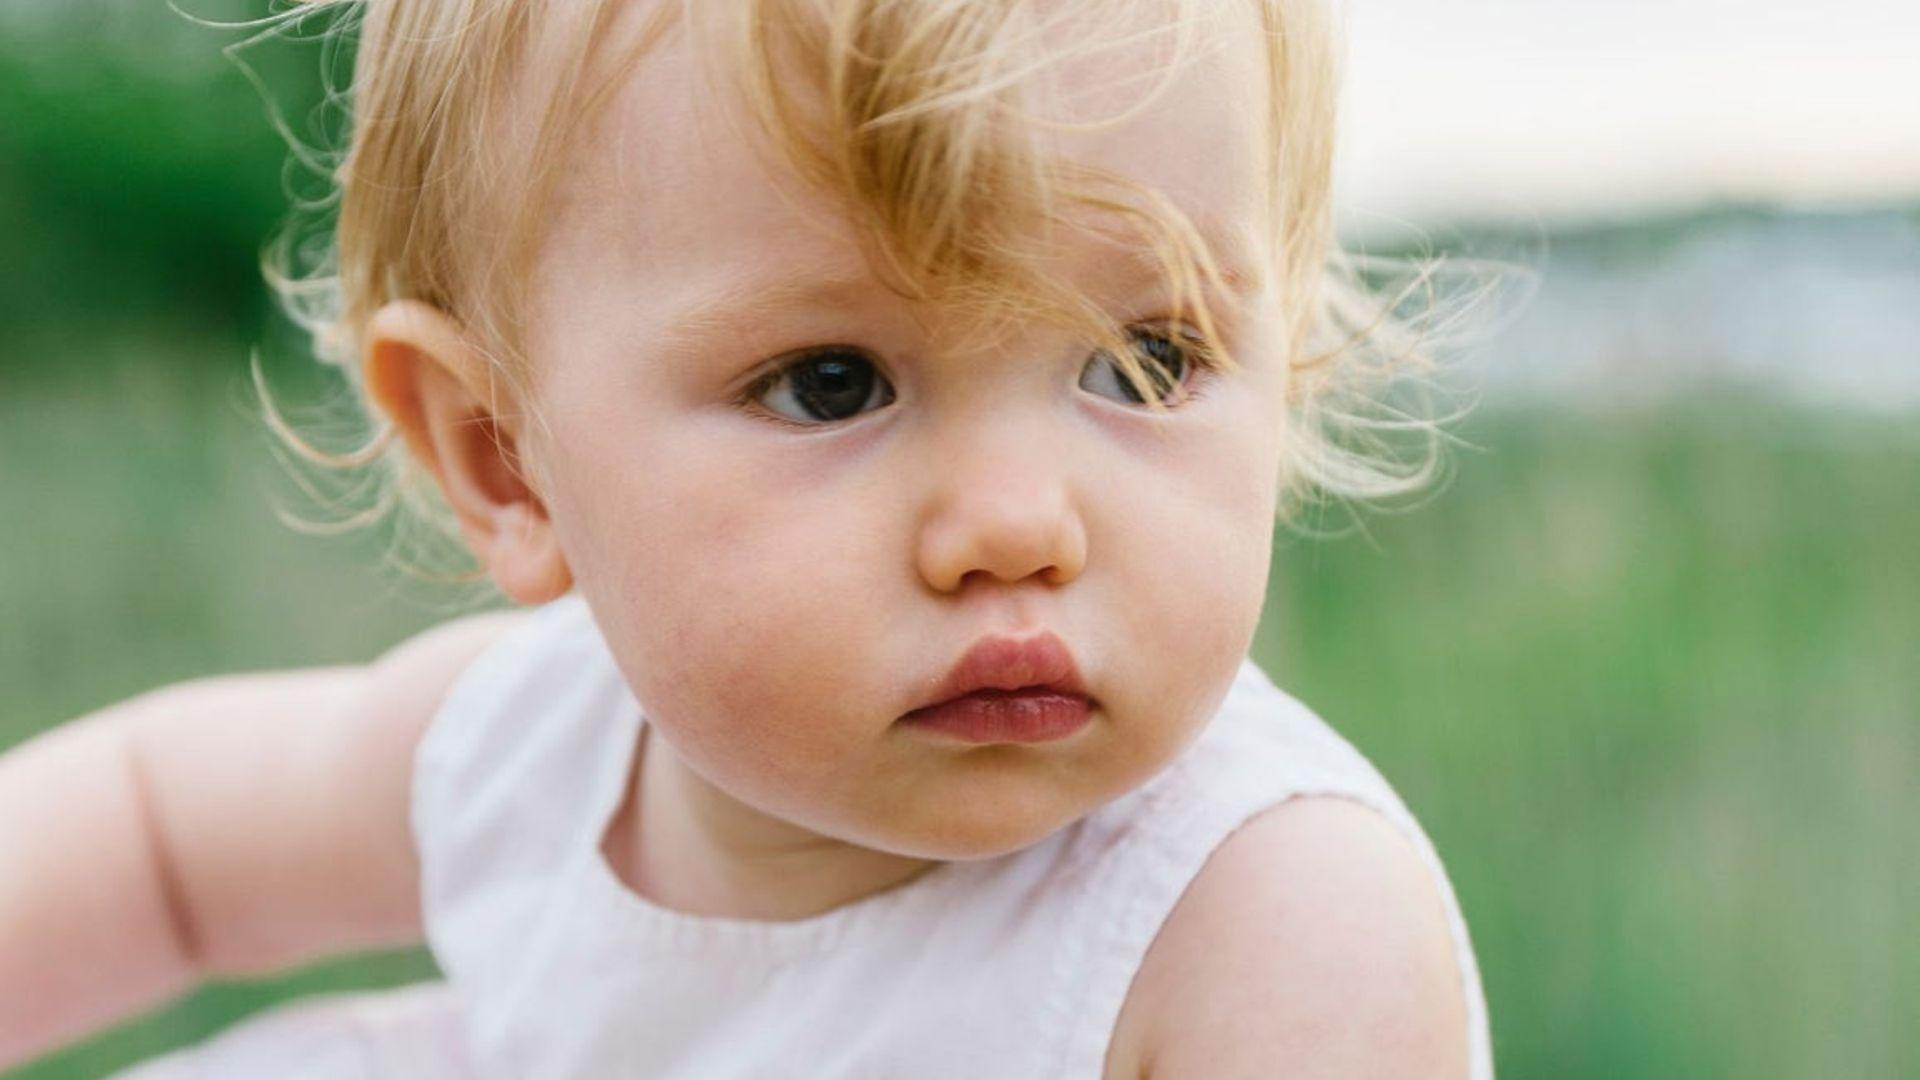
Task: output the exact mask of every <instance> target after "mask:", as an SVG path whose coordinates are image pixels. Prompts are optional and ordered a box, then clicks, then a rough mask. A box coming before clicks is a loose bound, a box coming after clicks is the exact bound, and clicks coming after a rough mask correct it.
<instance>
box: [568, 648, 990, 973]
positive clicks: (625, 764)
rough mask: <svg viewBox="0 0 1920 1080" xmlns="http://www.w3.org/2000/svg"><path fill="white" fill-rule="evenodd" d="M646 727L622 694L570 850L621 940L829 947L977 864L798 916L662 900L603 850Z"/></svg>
mask: <svg viewBox="0 0 1920 1080" xmlns="http://www.w3.org/2000/svg"><path fill="white" fill-rule="evenodd" d="M616 677H617V675H616ZM647 726H648V725H647V722H646V718H645V716H644V714H643V713H642V711H641V709H640V706H639V703H638V702H637V701H636V700H634V698H633V697H632V695H631V693H629V694H627V695H624V696H623V700H622V702H621V706H620V709H619V716H618V721H617V722H616V723H613V724H609V725H608V742H609V744H610V745H608V746H607V751H608V752H607V753H605V754H603V755H602V757H601V760H602V762H603V763H604V764H603V765H602V766H601V768H600V770H599V773H598V775H597V776H596V777H595V783H594V792H593V813H592V816H591V817H590V818H589V821H590V822H591V824H592V827H591V828H589V829H587V830H586V831H585V833H584V839H585V843H584V844H583V845H582V850H579V851H576V852H575V853H574V854H575V858H576V861H577V863H578V864H579V873H580V874H581V876H582V878H583V879H584V881H583V884H584V886H585V888H586V890H587V893H588V895H589V898H590V901H591V903H593V904H594V905H595V907H596V909H597V910H599V911H601V912H603V913H604V914H605V915H606V916H607V917H608V918H609V919H610V920H612V921H613V922H615V923H617V924H619V926H620V933H621V936H622V938H625V939H628V940H634V941H636V942H639V943H641V944H643V945H647V946H657V947H660V948H663V949H668V950H676V951H677V950H679V949H686V950H699V951H705V950H711V949H715V948H720V949H728V950H733V951H738V952H745V953H757V954H762V955H766V956H768V957H769V958H777V957H780V956H786V955H791V954H799V953H808V952H815V951H819V950H823V949H827V948H831V947H832V946H833V945H834V944H836V943H838V942H839V941H841V940H843V939H844V938H845V937H846V936H847V935H848V934H849V933H850V932H851V931H852V930H853V929H854V928H856V927H859V926H862V925H865V924H867V923H871V922H873V921H875V920H879V919H882V918H885V917H887V916H888V915H890V914H893V913H896V912H899V911H902V910H906V909H910V908H913V907H916V906H920V905H924V904H927V903H930V902H932V901H933V900H934V899H935V898H936V897H937V896H938V895H939V894H940V893H942V892H945V891H946V890H947V889H948V888H949V887H950V883H951V882H952V881H954V880H955V879H958V878H960V877H962V876H964V875H966V874H967V873H969V872H970V871H973V870H975V869H977V868H978V865H979V864H974V863H964V862H944V863H940V864H938V865H936V866H934V867H932V868H931V869H929V870H926V871H925V872H923V873H921V874H919V875H917V876H915V877H912V878H908V879H907V880H905V881H902V882H900V883H899V884H896V885H891V886H888V887H887V888H884V889H881V890H880V891H878V892H873V893H869V894H867V895H866V896H862V897H859V898H857V899H854V900H851V901H848V902H847V903H845V904H841V905H839V906H838V907H834V908H830V909H828V910H826V911H823V912H820V913H819V914H816V915H809V916H806V917H803V918H799V919H756V918H748V917H743V916H731V915H701V914H695V913H693V912H688V911H681V910H679V909H677V908H670V907H667V906H665V905H662V904H660V903H658V902H656V901H654V900H652V899H650V898H648V897H646V896H644V895H642V894H640V893H638V892H635V891H634V890H633V889H632V888H631V887H630V886H628V885H627V883H626V882H624V881H622V880H621V879H620V876H619V874H617V873H615V872H614V869H613V866H612V865H611V864H610V863H608V861H607V857H606V853H605V851H604V850H603V845H604V842H605V839H606V835H607V831H608V829H609V828H611V827H612V825H613V818H614V815H615V814H616V813H618V812H619V810H620V807H621V805H622V803H623V802H624V801H625V798H626V795H627V789H628V785H629V782H630V781H631V780H632V778H633V772H634V768H635V767H636V765H637V764H638V762H639V754H640V752H641V740H642V739H644V738H645V737H646V735H647ZM991 861H993V860H983V862H991Z"/></svg>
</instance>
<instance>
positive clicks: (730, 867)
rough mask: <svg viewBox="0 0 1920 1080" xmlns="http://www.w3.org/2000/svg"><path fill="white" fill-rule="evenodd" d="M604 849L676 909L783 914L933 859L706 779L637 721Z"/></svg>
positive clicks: (909, 873) (853, 895)
mask: <svg viewBox="0 0 1920 1080" xmlns="http://www.w3.org/2000/svg"><path fill="white" fill-rule="evenodd" d="M601 850H602V851H603V852H604V853H605V855H606V857H607V862H608V865H609V866H610V867H611V868H612V869H613V872H614V873H615V874H616V875H617V876H618V877H619V878H620V879H621V880H622V881H623V882H625V883H626V885H627V887H628V888H630V889H633V890H634V891H635V892H637V893H639V894H640V895H642V896H644V897H646V898H647V899H649V900H651V901H653V902H654V903H656V904H659V905H660V906H662V907H666V908H671V909H674V910H676V911H684V912H688V913H690V914H695V915H718V916H725V917H730V918H741V919H765V920H778V921H788V920H796V919H804V918H808V917H810V916H814V915H819V914H821V913H823V912H826V911H830V910H832V909H833V908H836V907H840V906H841V905H843V904H847V903H851V902H852V901H854V900H858V899H860V898H861V897H864V896H869V895H871V894H873V893H877V892H881V891H883V890H885V889H888V888H891V887H893V886H895V885H900V884H903V883H905V882H906V881H908V880H909V879H911V878H914V877H917V876H919V875H920V874H922V873H924V872H926V871H927V870H930V869H932V868H933V867H934V866H936V865H938V864H937V863H935V862H932V861H929V860H926V859H915V858H909V857H907V856H903V855H894V854H890V853H888V852H883V851H876V850H874V849H872V848H864V847H860V846H859V845H857V844H851V843H847V842H845V841H842V840H836V839H833V838H830V837H825V836H822V835H820V834H819V833H815V832H812V831H810V830H807V829H803V828H801V827H800V826H798V825H794V824H793V823H791V822H788V821H783V820H781V819H779V818H775V817H771V816H769V815H767V814H765V813H762V812H760V811H759V810H756V809H754V808H753V807H750V806H748V805H746V804H745V803H742V802H740V801H739V800H738V799H735V798H733V797H732V796H730V795H728V794H726V793H725V792H723V791H720V790H719V789H717V788H715V787H714V786H713V785H711V784H709V783H707V782H706V781H705V780H704V779H702V778H701V777H700V776H699V775H698V774H697V773H695V772H694V771H693V770H692V769H689V768H687V766H686V764H685V763H684V762H682V761H681V760H680V758H679V755H677V754H675V753H674V752H673V748H672V747H671V746H669V745H668V744H667V743H666V742H664V741H663V740H660V739H656V738H653V737H652V727H651V725H647V726H643V727H642V728H641V744H640V746H639V747H637V748H636V750H635V763H634V769H633V774H632V776H631V777H630V779H629V782H628V788H627V794H626V797H625V798H624V799H623V800H622V801H621V805H620V809H619V810H618V811H617V812H616V813H615V814H614V818H613V822H612V823H611V825H609V827H608V829H607V835H606V837H605V839H604V840H603V841H602V844H601Z"/></svg>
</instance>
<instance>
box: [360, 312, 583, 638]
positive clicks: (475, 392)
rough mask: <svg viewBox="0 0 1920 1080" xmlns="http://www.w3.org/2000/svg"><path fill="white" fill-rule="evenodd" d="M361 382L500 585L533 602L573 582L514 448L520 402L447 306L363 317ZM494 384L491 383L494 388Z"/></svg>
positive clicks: (511, 594)
mask: <svg viewBox="0 0 1920 1080" xmlns="http://www.w3.org/2000/svg"><path fill="white" fill-rule="evenodd" d="M365 342H366V345H365V349H364V352H363V355H362V358H361V376H362V385H364V386H365V387H366V390H367V393H368V395H369V396H371V397H372V398H373V401H374V403H375V404H376V405H378V406H379V407H380V410H381V411H382V412H384V413H386V414H387V417H388V418H389V419H390V420H392V422H393V424H394V426H395V428H397V429H398V430H399V432H400V434H401V435H402V436H403V437H404V438H405V439H406V441H407V447H408V449H410V450H411V451H412V452H413V455H414V459H415V460H417V461H419V462H420V463H421V464H422V465H424V466H425V467H426V468H427V469H428V470H429V471H431V472H432V473H433V476H434V478H435V479H436V480H438V481H439V483H440V490H441V492H442V493H444V494H445V495H446V499H447V505H448V506H449V507H451V508H452V510H453V512H454V516H455V517H456V518H457V519H458V520H459V523H460V533H461V536H462V537H464V538H465V540H466V542H467V546H468V547H469V548H471V549H472V550H473V552H474V554H475V555H477V556H479V558H480V561H481V562H482V563H483V564H485V566H486V568H487V572H488V573H489V574H491V575H492V577H493V580H494V582H495V583H496V584H497V585H499V586H500V591H502V592H504V593H506V594H507V595H508V596H509V597H511V598H513V599H514V600H515V601H517V602H519V603H522V604H540V603H545V602H546V601H548V600H552V599H554V598H555V597H557V596H559V595H561V594H562V593H564V592H566V591H567V590H568V589H569V588H571V587H572V586H573V574H572V571H571V570H570V569H569V568H568V566H567V561H566V557H565V555H564V554H563V553H562V552H561V550H560V546H559V543H558V540H557V538H556V537H555V536H554V531H553V523H552V522H551V520H549V518H548V516H547V507H546V503H545V501H544V500H543V499H542V498H541V497H540V493H539V492H538V491H537V490H536V489H535V488H534V486H533V484H532V482H531V480H530V478H529V476H528V474H527V472H526V470H525V469H524V468H523V460H522V458H521V455H520V452H519V446H520V441H519V440H520V433H521V431H522V425H521V420H522V418H521V415H520V411H519V405H518V403H517V402H515V401H514V400H513V398H512V396H511V393H510V391H509V389H508V387H507V386H506V385H505V384H504V383H502V382H500V381H499V380H496V379H493V378H492V377H491V372H490V371H489V368H488V361H487V359H486V357H485V356H483V355H482V354H481V352H480V350H479V349H477V348H475V346H474V345H473V343H472V341H471V339H470V338H469V337H468V336H467V333H466V331H465V329H464V328H462V327H461V326H460V324H459V323H458V322H456V321H455V320H454V319H453V318H452V317H451V316H449V315H447V314H446V313H445V312H443V311H441V310H439V309H438V308H436V307H434V306H432V305H431V304H427V303H423V302H421V301H418V300H396V301H393V302H392V303H389V304H387V305H386V306H385V307H382V308H381V309H380V310H379V311H377V312H375V313H374V316H373V318H372V319H370V320H368V323H367V331H366V337H365ZM496 387H498V390H497V392H496V390H495V388H496Z"/></svg>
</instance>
